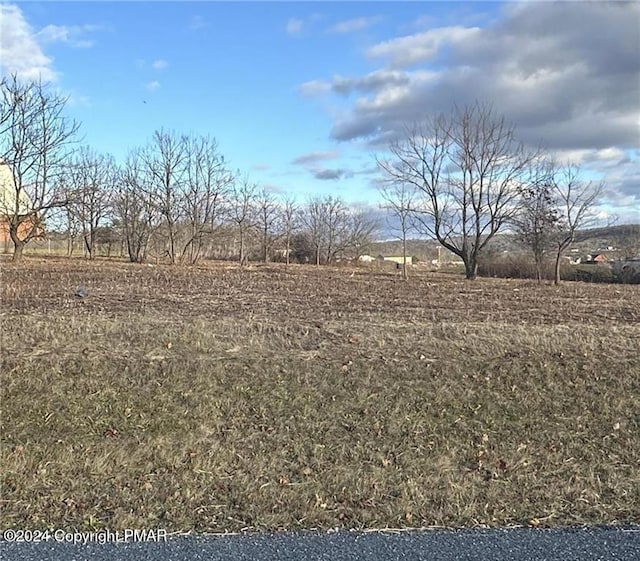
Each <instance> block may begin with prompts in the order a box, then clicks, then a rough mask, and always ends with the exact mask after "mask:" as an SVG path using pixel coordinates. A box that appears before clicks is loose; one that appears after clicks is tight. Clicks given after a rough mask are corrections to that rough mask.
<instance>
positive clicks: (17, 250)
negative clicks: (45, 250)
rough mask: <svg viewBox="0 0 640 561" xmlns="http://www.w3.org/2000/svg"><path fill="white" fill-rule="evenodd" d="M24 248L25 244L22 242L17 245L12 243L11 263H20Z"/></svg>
mask: <svg viewBox="0 0 640 561" xmlns="http://www.w3.org/2000/svg"><path fill="white" fill-rule="evenodd" d="M24 246H25V243H24V242H23V241H19V242H17V243H16V242H15V241H14V242H13V257H12V261H22V257H23V253H22V252H23V250H24Z"/></svg>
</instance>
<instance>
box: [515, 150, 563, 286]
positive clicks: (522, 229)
mask: <svg viewBox="0 0 640 561" xmlns="http://www.w3.org/2000/svg"><path fill="white" fill-rule="evenodd" d="M552 177H553V168H552V166H551V164H549V163H547V162H545V161H541V162H540V163H539V165H537V166H536V167H535V173H534V177H533V180H532V181H531V183H530V184H528V185H525V186H524V187H523V188H522V190H521V196H520V200H519V202H518V211H517V213H516V215H515V216H514V217H513V219H512V221H511V224H512V227H513V230H514V233H515V236H516V239H517V240H518V241H519V242H520V243H521V244H522V245H523V246H524V247H526V248H527V249H529V250H531V252H532V253H533V258H534V262H535V267H536V279H537V281H538V283H540V282H541V281H542V267H543V264H544V258H545V256H546V255H547V253H548V251H549V250H551V249H552V248H553V246H554V242H555V237H556V235H557V233H558V229H559V226H560V224H559V221H560V218H559V215H558V208H557V200H556V194H555V192H554V187H553V182H552Z"/></svg>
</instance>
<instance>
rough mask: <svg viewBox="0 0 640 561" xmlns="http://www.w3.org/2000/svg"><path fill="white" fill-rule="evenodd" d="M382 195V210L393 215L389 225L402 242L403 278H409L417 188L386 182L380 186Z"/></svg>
mask: <svg viewBox="0 0 640 561" xmlns="http://www.w3.org/2000/svg"><path fill="white" fill-rule="evenodd" d="M380 194H381V195H382V198H383V199H384V203H383V204H382V208H384V209H386V210H387V211H388V212H389V213H390V214H391V219H388V220H387V224H388V225H389V227H390V228H391V230H393V231H395V232H397V233H398V234H399V236H400V240H401V241H402V277H403V278H404V279H405V280H406V279H407V278H409V272H408V270H407V235H408V234H409V232H410V231H411V229H412V228H413V221H412V216H413V213H414V210H415V209H414V204H415V198H416V191H415V187H414V186H413V185H411V184H408V183H406V182H404V181H396V180H392V181H386V182H384V183H382V184H381V185H380Z"/></svg>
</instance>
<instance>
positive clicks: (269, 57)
mask: <svg viewBox="0 0 640 561" xmlns="http://www.w3.org/2000/svg"><path fill="white" fill-rule="evenodd" d="M639 54H640V3H638V2H635V3H634V2H631V3H625V2H569V1H561V2H555V3H554V2H548V1H537V2H533V1H532V2H508V3H493V2H433V3H429V2H407V3H404V2H388V3H387V2H240V1H239V2H193V3H191V2H179V3H178V2H18V3H4V4H1V11H0V64H1V66H2V68H1V70H2V73H3V74H4V75H6V74H9V73H16V74H18V75H19V77H21V78H22V79H25V80H29V79H37V78H38V77H41V78H42V79H43V80H44V81H46V82H50V83H51V85H52V87H54V88H55V89H56V90H57V91H59V92H61V93H63V94H64V95H65V96H68V97H69V100H68V107H67V112H68V114H69V116H70V117H72V118H74V119H76V120H78V121H80V122H81V123H82V127H81V131H82V136H83V142H84V143H86V144H88V145H90V146H91V147H93V148H94V149H95V150H97V151H100V152H105V153H110V154H113V155H114V156H115V157H116V159H117V160H119V161H123V160H124V158H125V157H126V154H127V152H128V151H129V150H130V149H132V148H135V147H138V146H144V145H145V144H146V143H147V142H148V141H149V139H150V138H151V136H152V134H153V133H154V131H156V130H159V129H161V128H164V129H165V130H171V131H176V132H178V133H185V134H204V135H211V136H213V137H215V138H216V139H217V141H218V144H219V148H220V151H221V153H222V154H223V155H224V156H225V159H226V160H227V162H228V163H229V165H230V166H231V167H232V168H234V169H239V170H241V171H242V172H243V173H247V174H248V175H249V176H250V178H251V179H252V180H253V181H255V182H257V183H259V184H261V185H262V186H264V187H266V188H267V189H269V190H272V191H273V192H275V193H282V194H294V195H296V196H297V197H298V199H299V200H304V199H305V198H307V197H308V196H310V195H325V194H331V195H336V196H340V197H342V198H343V199H344V200H345V201H347V202H349V203H351V204H356V205H364V206H366V205H369V206H374V205H377V204H378V201H379V194H378V192H377V188H376V179H377V178H379V174H378V172H377V170H376V165H375V156H376V155H382V156H383V155H384V153H385V151H386V149H387V147H388V143H389V141H390V140H392V139H395V138H398V137H399V135H400V134H401V131H402V130H403V128H404V126H405V125H407V124H411V123H415V122H418V121H420V120H421V119H424V118H426V117H428V116H429V115H432V114H435V113H440V112H445V113H449V112H450V111H451V109H452V107H453V106H454V104H458V105H465V104H469V103H473V102H474V101H475V100H478V101H481V102H483V103H490V104H492V106H493V108H494V110H495V111H497V112H498V113H501V114H504V115H505V117H506V118H507V119H508V120H509V121H510V122H511V123H513V124H514V125H515V126H516V134H517V135H518V138H519V139H521V140H522V141H523V142H525V143H526V144H527V145H530V146H538V145H542V146H544V147H545V149H546V150H548V151H549V152H550V153H552V154H553V155H555V156H556V157H557V158H559V159H560V160H561V161H570V162H573V163H579V164H581V166H582V168H583V170H584V173H585V177H586V178H594V179H603V180H604V181H605V182H606V184H607V190H606V193H605V195H606V196H605V199H604V200H603V204H602V205H601V207H600V208H599V210H600V217H601V220H602V222H603V223H606V222H609V223H613V222H615V221H617V222H618V223H625V222H640V56H639Z"/></svg>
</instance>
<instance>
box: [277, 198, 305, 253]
mask: <svg viewBox="0 0 640 561" xmlns="http://www.w3.org/2000/svg"><path fill="white" fill-rule="evenodd" d="M299 218H300V209H299V208H298V205H297V203H296V200H295V199H294V198H293V197H286V198H285V199H284V200H283V203H282V216H281V221H282V226H283V229H284V241H285V259H286V263H287V265H289V263H290V262H291V255H290V254H291V236H292V234H293V232H294V231H295V230H296V228H297V227H298V223H299Z"/></svg>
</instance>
